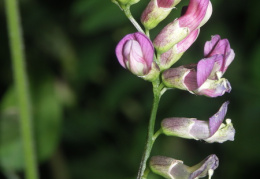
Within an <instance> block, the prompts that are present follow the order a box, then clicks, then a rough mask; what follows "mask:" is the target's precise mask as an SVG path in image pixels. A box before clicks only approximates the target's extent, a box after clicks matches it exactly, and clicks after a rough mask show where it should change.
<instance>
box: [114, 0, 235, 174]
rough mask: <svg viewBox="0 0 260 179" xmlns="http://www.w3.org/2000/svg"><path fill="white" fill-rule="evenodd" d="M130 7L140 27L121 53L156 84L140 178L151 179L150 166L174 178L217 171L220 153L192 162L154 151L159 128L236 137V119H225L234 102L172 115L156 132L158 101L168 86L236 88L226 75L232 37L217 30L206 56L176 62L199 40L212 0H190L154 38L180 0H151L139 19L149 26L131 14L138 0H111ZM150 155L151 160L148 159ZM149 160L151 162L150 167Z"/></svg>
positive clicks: (199, 136)
mask: <svg viewBox="0 0 260 179" xmlns="http://www.w3.org/2000/svg"><path fill="white" fill-rule="evenodd" d="M112 2H114V3H116V4H117V5H118V6H119V7H120V9H121V10H123V12H124V13H125V15H126V16H127V18H128V19H129V20H130V21H131V22H132V24H133V25H134V26H135V27H136V29H137V31H138V32H133V33H131V34H128V35H126V36H125V37H123V38H122V40H121V41H120V42H119V43H118V45H117V47H116V56H117V59H118V61H119V63H120V65H121V66H122V67H124V68H125V69H128V70H129V71H130V72H132V73H133V74H134V75H136V76H138V77H141V78H143V79H145V80H147V81H150V82H151V83H152V86H153V94H154V100H153V107H152V111H151V117H150V120H149V125H148V136H147V141H146V146H145V149H144V153H143V157H142V160H141V163H140V167H139V171H138V176H137V179H146V178H148V174H149V172H150V171H152V172H154V173H156V174H158V175H161V176H163V177H164V178H169V179H195V178H203V177H205V176H208V177H209V178H211V177H212V175H213V173H214V170H215V169H216V168H217V167H218V165H219V160H218V157H217V156H216V155H215V154H212V155H210V156H208V157H207V158H206V159H204V160H203V161H201V162H200V163H198V164H196V165H194V166H192V167H189V166H187V165H184V164H183V161H181V160H176V159H173V158H170V157H166V156H153V157H151V156H150V154H151V151H152V147H153V144H154V142H155V140H156V138H157V137H158V136H159V135H160V134H165V135H167V136H175V137H181V138H186V139H195V140H203V141H205V142H208V143H213V142H217V143H223V142H225V141H233V140H234V136H235V129H234V127H233V124H232V123H231V119H226V120H225V123H224V119H225V116H226V113H227V109H228V104H229V102H224V103H223V104H222V106H221V107H220V109H219V111H218V112H217V113H216V114H214V115H213V116H212V117H210V118H209V120H198V119H196V118H188V117H169V118H166V119H163V120H162V121H161V128H160V129H159V130H158V131H157V132H155V129H154V125H155V120H156V114H157V109H158V106H159V101H160V98H161V96H162V95H163V94H164V92H165V91H166V90H168V89H172V88H175V89H181V90H186V91H188V92H190V93H192V94H195V95H203V96H207V97H211V98H213V97H218V96H222V95H224V94H225V93H226V92H228V93H229V92H230V91H231V85H230V82H229V81H228V80H227V79H225V78H222V76H223V74H224V73H225V72H226V70H227V68H228V67H229V65H230V64H231V62H232V61H233V60H234V57H235V53H234V51H233V49H232V48H231V47H230V43H229V41H228V40H227V39H221V37H220V36H219V35H214V36H212V38H211V40H210V41H207V42H206V43H205V46H204V57H203V58H202V59H201V60H199V61H198V62H196V61H194V63H193V64H188V65H182V66H179V67H173V68H171V67H172V66H173V65H174V64H175V63H176V62H177V61H178V60H179V59H180V58H181V56H182V55H183V54H184V53H185V52H186V51H187V50H188V49H189V48H190V46H191V45H192V44H193V43H194V42H195V40H196V39H197V37H198V36H199V33H200V28H201V27H202V26H203V25H204V24H205V23H206V22H207V21H208V20H209V18H210V16H211V14H212V4H211V2H210V0H190V1H189V5H188V6H187V7H183V9H182V15H181V16H180V17H178V18H176V19H174V20H173V21H172V22H170V23H169V24H168V25H166V26H165V27H164V28H162V30H161V31H160V32H159V34H158V35H157V36H156V37H155V39H153V40H152V39H150V35H149V31H150V30H152V29H154V28H155V27H157V26H158V24H159V23H160V22H161V21H162V20H164V19H165V18H166V17H167V16H168V15H169V14H170V13H171V11H172V9H174V8H175V6H176V5H177V4H178V3H179V2H180V0H150V2H149V3H148V4H147V7H146V8H145V10H144V11H143V13H142V15H141V17H140V19H141V23H142V25H143V26H144V29H143V28H142V27H141V26H140V25H139V24H138V23H137V21H136V20H135V19H134V17H133V16H132V14H131V11H130V7H131V5H133V4H136V3H138V2H139V0H112ZM149 159H150V160H149ZM148 164H149V167H148Z"/></svg>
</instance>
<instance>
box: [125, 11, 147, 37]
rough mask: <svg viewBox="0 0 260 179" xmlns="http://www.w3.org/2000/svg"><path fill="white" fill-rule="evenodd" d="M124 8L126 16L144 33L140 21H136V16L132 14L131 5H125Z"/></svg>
mask: <svg viewBox="0 0 260 179" xmlns="http://www.w3.org/2000/svg"><path fill="white" fill-rule="evenodd" d="M122 9H123V10H124V12H125V15H126V17H127V18H128V19H129V20H130V21H131V22H132V24H133V25H134V26H135V28H136V29H137V30H138V31H139V32H142V33H144V31H143V29H142V28H141V27H140V25H139V24H138V22H136V20H135V18H134V17H133V16H132V14H131V11H130V6H124V7H122Z"/></svg>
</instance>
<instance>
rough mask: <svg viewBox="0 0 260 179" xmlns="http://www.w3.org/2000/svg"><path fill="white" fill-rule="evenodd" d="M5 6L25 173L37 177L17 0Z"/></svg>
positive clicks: (10, 1) (30, 177)
mask: <svg viewBox="0 0 260 179" xmlns="http://www.w3.org/2000/svg"><path fill="white" fill-rule="evenodd" d="M5 8H6V17H7V23H8V30H9V39H10V50H11V55H12V65H13V75H14V82H15V87H16V91H17V101H18V108H19V114H20V121H21V122H20V125H21V134H22V139H23V147H24V160H25V173H26V178H27V179H37V178H38V171H37V166H36V157H35V149H34V142H33V132H32V122H31V120H32V114H31V108H30V107H31V104H30V98H29V90H28V80H27V75H26V70H25V57H24V51H23V39H22V34H21V31H22V29H21V26H20V19H19V8H18V3H17V0H5Z"/></svg>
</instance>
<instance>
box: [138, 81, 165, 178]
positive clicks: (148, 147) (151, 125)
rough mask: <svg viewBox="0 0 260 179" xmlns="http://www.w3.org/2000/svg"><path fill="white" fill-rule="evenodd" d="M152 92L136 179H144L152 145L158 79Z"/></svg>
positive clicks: (158, 96) (159, 93)
mask: <svg viewBox="0 0 260 179" xmlns="http://www.w3.org/2000/svg"><path fill="white" fill-rule="evenodd" d="M153 94H154V99H153V107H152V111H151V117H150V121H149V125H148V136H147V141H146V146H145V150H144V154H143V157H142V160H141V163H140V167H139V171H138V176H137V179H146V177H147V173H145V170H146V164H147V160H148V158H149V157H150V153H151V150H152V147H153V143H154V140H153V136H154V124H155V119H156V114H157V109H158V105H159V101H160V97H161V91H160V88H159V80H158V81H156V82H153Z"/></svg>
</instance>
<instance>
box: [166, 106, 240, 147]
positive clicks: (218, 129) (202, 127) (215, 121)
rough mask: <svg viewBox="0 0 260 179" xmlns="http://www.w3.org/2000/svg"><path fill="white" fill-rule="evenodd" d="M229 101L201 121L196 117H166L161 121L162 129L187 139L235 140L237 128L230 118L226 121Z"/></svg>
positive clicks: (208, 140)
mask: <svg viewBox="0 0 260 179" xmlns="http://www.w3.org/2000/svg"><path fill="white" fill-rule="evenodd" d="M227 106H228V102H225V103H223V105H222V106H221V108H220V109H219V111H218V112H217V113H216V114H214V115H213V116H212V117H210V118H209V121H201V120H197V119H196V118H166V119H164V120H163V121H162V123H161V128H162V131H163V133H164V134H165V135H168V136H177V137H182V138H186V139H195V140H204V141H206V142H208V143H213V142H218V143H223V142H225V141H227V140H230V141H233V140H234V136H235V129H234V127H233V125H232V123H231V120H230V119H227V120H226V124H224V123H222V122H223V121H224V118H225V115H226V113H227Z"/></svg>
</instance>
